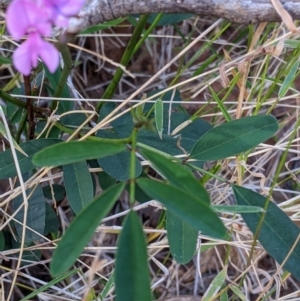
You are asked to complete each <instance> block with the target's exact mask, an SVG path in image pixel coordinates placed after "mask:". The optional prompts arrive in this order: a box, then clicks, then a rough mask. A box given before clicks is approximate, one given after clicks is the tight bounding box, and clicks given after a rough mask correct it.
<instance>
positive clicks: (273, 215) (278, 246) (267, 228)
mask: <svg viewBox="0 0 300 301" xmlns="http://www.w3.org/2000/svg"><path fill="white" fill-rule="evenodd" d="M232 188H233V191H234V195H235V198H236V201H237V203H238V204H239V205H248V206H259V207H262V208H263V207H264V205H265V202H266V198H265V197H263V196H261V195H260V194H258V193H256V192H254V191H251V190H249V189H246V188H243V187H239V186H236V185H233V186H232ZM261 214H262V213H247V214H242V217H243V219H244V220H245V222H246V224H247V226H248V227H249V228H250V230H251V231H252V232H253V233H255V232H256V230H257V225H258V222H259V220H260V217H261ZM299 234H300V231H299V228H298V227H297V226H296V225H295V224H294V223H293V222H292V221H291V219H290V218H289V217H288V216H287V215H286V214H285V213H284V212H283V211H282V210H281V209H280V208H279V207H278V206H276V205H275V204H274V203H273V202H270V203H269V205H268V208H267V211H266V214H265V217H264V221H263V224H262V227H261V229H260V232H259V236H258V240H259V241H260V243H261V244H262V246H263V247H264V248H265V250H266V251H267V252H268V253H269V254H270V255H271V256H272V257H273V258H274V259H275V260H276V261H277V262H278V263H279V264H281V263H282V262H283V261H284V260H285V258H286V256H287V255H288V253H289V252H290V250H291V248H292V246H293V244H294V243H295V241H296V239H297V237H298V235H299ZM284 268H285V269H287V270H288V271H289V272H290V273H292V274H293V275H294V276H295V277H296V278H297V279H298V280H300V243H299V242H298V244H297V245H296V247H295V249H294V250H293V252H292V253H291V255H290V257H289V258H288V260H287V261H286V263H285V265H284Z"/></svg>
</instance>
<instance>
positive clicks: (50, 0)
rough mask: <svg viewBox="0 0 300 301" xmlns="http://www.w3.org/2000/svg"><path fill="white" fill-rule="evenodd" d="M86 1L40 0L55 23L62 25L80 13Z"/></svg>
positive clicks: (65, 24) (64, 25)
mask: <svg viewBox="0 0 300 301" xmlns="http://www.w3.org/2000/svg"><path fill="white" fill-rule="evenodd" d="M84 2H85V0H39V4H40V5H41V6H43V7H44V8H45V10H47V12H48V14H49V18H50V19H51V20H52V21H53V23H54V24H55V25H57V26H62V27H66V26H67V25H68V22H69V18H70V17H72V16H75V15H76V14H78V13H79V11H80V9H81V8H82V6H83V4H84Z"/></svg>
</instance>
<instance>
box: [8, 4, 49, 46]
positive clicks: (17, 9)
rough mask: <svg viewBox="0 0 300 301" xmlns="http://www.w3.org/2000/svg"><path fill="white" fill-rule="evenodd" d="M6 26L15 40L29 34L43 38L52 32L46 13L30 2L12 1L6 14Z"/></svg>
mask: <svg viewBox="0 0 300 301" xmlns="http://www.w3.org/2000/svg"><path fill="white" fill-rule="evenodd" d="M6 24H7V29H8V31H9V32H10V34H11V35H12V37H13V38H14V39H16V40H19V39H21V38H22V37H23V36H24V35H25V34H29V33H31V32H38V33H39V34H41V35H45V36H50V35H51V32H52V27H51V22H50V21H49V19H48V18H47V12H46V11H45V10H44V9H42V7H40V6H39V5H38V4H37V3H36V2H34V1H32V0H14V1H12V2H11V4H10V5H9V7H8V9H7V12H6Z"/></svg>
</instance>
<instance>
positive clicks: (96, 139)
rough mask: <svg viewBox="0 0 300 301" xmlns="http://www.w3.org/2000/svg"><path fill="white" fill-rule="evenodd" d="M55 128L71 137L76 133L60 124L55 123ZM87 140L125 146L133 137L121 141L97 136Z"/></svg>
mask: <svg viewBox="0 0 300 301" xmlns="http://www.w3.org/2000/svg"><path fill="white" fill-rule="evenodd" d="M54 126H56V127H57V128H59V129H60V130H61V131H62V132H64V133H68V134H70V135H72V134H73V133H74V131H73V130H71V129H69V128H67V127H66V126H64V125H62V124H61V123H59V122H55V123H54ZM86 140H90V141H101V142H110V143H116V144H125V143H130V142H131V136H130V137H127V138H120V139H110V138H100V137H95V136H89V137H87V138H86Z"/></svg>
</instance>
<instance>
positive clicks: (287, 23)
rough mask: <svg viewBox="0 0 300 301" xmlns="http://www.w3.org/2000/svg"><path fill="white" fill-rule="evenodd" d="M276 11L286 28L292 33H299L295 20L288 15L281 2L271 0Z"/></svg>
mask: <svg viewBox="0 0 300 301" xmlns="http://www.w3.org/2000/svg"><path fill="white" fill-rule="evenodd" d="M271 2H272V4H273V6H274V8H275V10H276V11H277V14H278V15H279V16H280V18H281V19H282V21H283V23H284V24H285V26H286V27H287V29H288V30H289V31H291V32H297V31H298V29H297V27H296V26H295V24H294V21H293V18H292V17H291V15H290V14H289V13H288V11H287V10H285V9H284V8H283V6H282V4H281V3H280V1H279V0H271Z"/></svg>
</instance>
